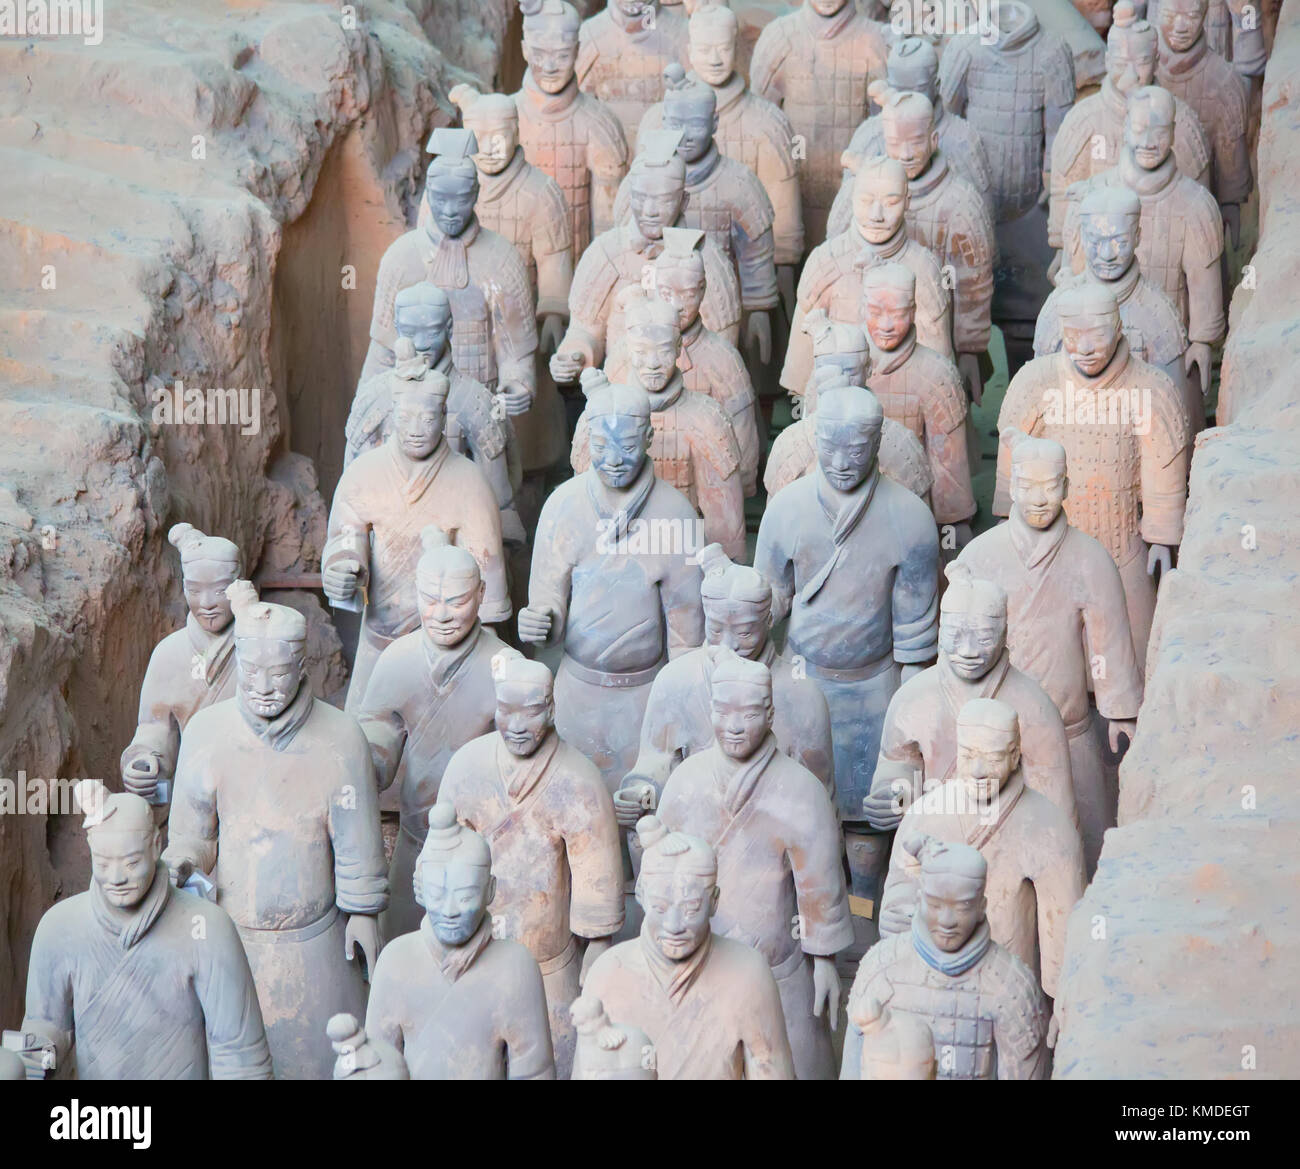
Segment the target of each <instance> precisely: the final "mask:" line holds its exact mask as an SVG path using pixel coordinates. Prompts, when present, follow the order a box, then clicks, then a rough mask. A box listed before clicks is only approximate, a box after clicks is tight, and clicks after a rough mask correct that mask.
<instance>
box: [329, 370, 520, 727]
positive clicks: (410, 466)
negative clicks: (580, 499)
mask: <svg viewBox="0 0 1300 1169" xmlns="http://www.w3.org/2000/svg"><path fill="white" fill-rule="evenodd" d="M397 375H398V376H397V377H396V378H394V379H393V381H392V382H391V387H392V390H393V421H392V436H391V437H390V438H389V439H388V441H387V442H385V443H384V444H383V446H381V447H376V448H375V449H374V450H370V451H367V452H366V453H365V454H363V455H360V456H359V457H358V458H357V459H355V460H354V461H353V462H352V464H351V465H350V466H349V467H348V468H347V469H346V470H345V471H344V472H343V477H342V478H341V479H340V480H339V483H338V487H337V488H335V491H334V503H333V505H332V506H331V508H330V518H329V529H328V531H329V538H328V539H327V540H326V543H325V548H324V551H323V552H322V553H321V577H322V582H323V585H324V589H325V595H326V597H328V598H329V600H330V602H331V603H332V604H333V605H335V606H336V607H341V608H349V609H358V608H362V602H364V609H363V613H364V615H363V617H362V621H361V637H360V641H359V643H358V645H357V656H356V662H355V663H354V665H353V667H352V680H351V683H350V684H349V686H348V698H347V709H348V710H349V711H355V710H357V709H358V707H359V705H360V703H361V699H362V697H363V696H364V695H365V692H366V684H367V683H368V682H369V681H370V672H371V671H372V670H373V669H374V667H375V663H376V662H377V661H378V660H379V655H380V654H381V653H382V652H383V651H384V649H385V648H386V647H387V646H389V645H391V644H392V643H393V642H394V641H396V640H397V639H398V638H400V637H404V636H405V635H406V634H408V633H412V632H414V631H415V630H416V629H418V628H419V625H420V606H419V601H418V598H417V596H416V587H415V582H416V572H415V566H416V561H417V560H418V559H419V556H420V532H421V530H423V529H424V528H425V527H427V526H428V525H430V524H433V525H436V526H437V527H440V528H442V530H443V531H445V532H447V533H448V534H449V535H450V536H451V537H452V539H453V541H454V542H455V543H456V544H457V545H459V546H460V547H462V548H464V549H466V550H467V551H468V552H470V553H471V554H472V555H473V557H474V559H475V560H476V561H477V562H478V565H479V570H480V572H481V573H482V575H483V582H484V590H483V597H482V603H481V604H480V606H479V613H478V615H479V617H480V618H481V619H482V620H483V621H485V622H488V623H493V624H494V623H496V622H500V621H505V620H507V619H508V618H509V616H510V598H509V595H508V593H507V591H506V572H505V562H504V560H503V558H502V535H501V513H500V511H499V510H498V506H497V499H496V496H495V495H493V493H492V488H491V486H490V485H489V483H488V481H487V479H486V478H485V477H484V475H483V472H482V471H481V470H480V469H479V468H478V467H477V466H475V465H474V464H473V463H471V462H470V461H469V459H467V458H465V456H464V455H459V454H457V453H456V452H455V451H453V450H452V449H451V445H450V444H449V443H448V442H447V439H446V436H445V434H444V432H443V423H444V419H445V416H446V414H445V411H446V402H447V394H448V392H449V390H450V388H451V384H450V382H449V381H448V379H447V377H446V376H445V375H444V374H441V373H439V372H438V371H437V370H436V369H430V368H429V367H428V366H427V365H425V363H424V360H423V358H419V357H417V358H415V359H413V360H412V361H411V362H409V363H406V364H403V365H402V367H401V368H400V369H398V370H397Z"/></svg>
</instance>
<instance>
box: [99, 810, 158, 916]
mask: <svg viewBox="0 0 1300 1169" xmlns="http://www.w3.org/2000/svg"><path fill="white" fill-rule="evenodd" d="M110 825H111V821H110V822H109V823H108V824H104V825H101V826H99V827H97V828H95V829H93V830H92V831H91V832H90V833H89V834H88V836H87V840H88V843H89V844H90V868H91V875H92V876H93V877H94V880H95V884H96V885H98V886H99V891H100V892H101V893H102V894H103V895H104V900H105V901H107V902H108V903H109V904H110V905H115V906H117V908H119V909H130V908H131V907H132V906H134V905H138V904H139V903H140V902H141V901H142V900H144V895H145V894H146V893H148V892H149V886H150V885H152V884H153V879H154V871H155V869H156V867H157V864H158V858H159V857H160V856H162V832H161V829H159V830H155V831H151V832H141V831H140V830H139V829H135V828H128V829H125V830H115V829H113V828H112V827H110Z"/></svg>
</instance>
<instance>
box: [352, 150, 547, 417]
mask: <svg viewBox="0 0 1300 1169" xmlns="http://www.w3.org/2000/svg"><path fill="white" fill-rule="evenodd" d="M428 149H429V152H430V153H431V154H433V155H434V158H433V161H432V162H430V163H429V169H428V171H427V173H426V176H425V185H424V203H425V204H426V205H427V207H428V218H427V219H426V221H425V222H424V223H423V224H422V225H418V226H416V227H415V229H414V230H412V231H408V232H406V233H405V234H404V235H401V236H399V237H398V238H397V239H395V240H394V241H393V242H392V243H391V244H390V245H389V246H388V250H387V251H386V252H384V255H383V258H382V259H381V260H380V261H379V275H378V277H377V279H376V282H375V306H374V310H373V313H372V315H371V318H370V348H369V350H368V351H367V353H366V361H365V365H364V366H363V367H362V369H361V379H360V382H358V384H359V385H360V384H363V383H364V382H365V381H366V380H367V378H369V377H371V376H372V375H373V374H375V373H378V372H379V370H380V368H381V367H382V366H384V365H391V364H392V357H391V354H392V351H393V346H394V345H395V343H396V341H397V331H396V326H395V324H394V320H393V313H394V301H395V299H396V297H397V294H398V292H399V291H400V290H401V289H403V288H408V287H409V286H410V285H412V284H418V283H419V282H420V281H421V280H427V281H428V282H429V283H430V284H436V285H437V286H438V287H439V288H441V289H442V290H443V291H444V292H445V293H446V294H447V297H448V299H450V301H451V316H452V330H451V359H452V364H453V365H454V366H455V367H456V368H457V369H458V370H460V372H461V373H463V374H464V375H465V376H466V377H471V378H473V379H474V380H475V381H479V382H482V383H483V384H484V385H485V386H487V388H488V389H489V390H491V391H492V392H493V393H495V394H497V395H498V396H499V397H500V399H501V406H502V408H503V410H504V411H505V412H506V413H507V414H510V415H516V416H517V415H520V414H526V413H527V412H528V409H529V407H530V406H531V405H532V402H533V395H534V392H535V384H534V374H535V371H534V368H533V355H534V353H535V352H536V350H537V320H536V306H535V305H534V302H533V301H534V298H533V290H532V285H531V284H530V283H529V280H528V270H527V268H525V267H524V262H523V260H521V259H520V258H519V253H518V252H517V251H515V247H514V245H513V244H512V243H511V242H510V241H509V240H508V239H506V238H505V237H504V236H500V235H497V233H496V232H495V231H489V230H488V229H487V228H485V227H484V226H483V225H482V224H481V223H480V222H479V220H478V217H477V216H476V215H475V214H474V205H475V204H476V203H477V202H478V195H479V181H478V169H477V168H476V167H475V165H474V156H475V155H476V154H477V153H478V142H477V141H476V140H475V138H474V134H473V132H472V131H469V130H453V129H449V128H446V127H440V128H439V129H437V130H435V131H434V132H433V136H432V137H431V138H430V139H429V145H428Z"/></svg>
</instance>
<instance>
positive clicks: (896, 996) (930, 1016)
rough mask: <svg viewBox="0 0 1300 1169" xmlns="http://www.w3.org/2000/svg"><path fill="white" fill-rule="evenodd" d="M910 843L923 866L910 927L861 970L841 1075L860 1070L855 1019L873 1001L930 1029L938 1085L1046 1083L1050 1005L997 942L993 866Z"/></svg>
mask: <svg viewBox="0 0 1300 1169" xmlns="http://www.w3.org/2000/svg"><path fill="white" fill-rule="evenodd" d="M909 843H910V844H911V845H912V850H913V851H912V855H913V856H915V857H916V858H917V860H918V861H919V862H920V874H919V877H918V878H917V885H918V888H917V908H916V912H915V914H914V915H913V917H912V929H911V932H910V933H903V934H895V935H893V936H892V937H887V938H882V939H881V940H880V942H879V944H878V945H875V946H873V947H872V948H871V949H870V950H868V951H867V953H866V956H865V957H864V958H863V959H862V962H861V964H860V965H859V966H858V973H857V977H855V978H854V980H853V989H852V991H850V992H849V1020H850V1026H849V1028H848V1030H847V1032H846V1033H845V1036H844V1059H843V1063H842V1065H841V1068H840V1078H841V1079H844V1080H855V1079H858V1078H859V1077H860V1076H861V1074H862V1072H861V1068H862V1062H863V1060H862V1048H863V1036H862V1032H861V1031H860V1030H859V1029H858V1027H857V1025H856V1023H854V1022H853V1020H854V1017H855V1016H856V1015H859V1014H861V1013H863V1010H864V1008H863V1007H862V1006H861V1004H863V1003H864V1002H869V1001H871V1000H873V999H874V1000H875V1001H876V1002H878V1003H880V1004H881V1005H882V1006H884V1007H887V1008H888V1009H889V1011H890V1013H891V1014H893V1015H896V1016H910V1017H912V1018H915V1019H919V1020H920V1021H921V1022H923V1023H925V1024H926V1025H927V1026H928V1027H929V1028H930V1033H931V1035H932V1036H933V1038H934V1055H935V1063H936V1066H937V1071H938V1078H939V1079H941V1080H1045V1079H1047V1077H1048V1073H1049V1070H1050V1063H1051V1057H1050V1055H1049V1052H1048V1048H1047V1031H1048V1024H1049V1008H1048V1004H1047V1000H1046V999H1045V998H1044V996H1043V991H1042V988H1041V987H1040V986H1039V985H1038V980H1037V979H1036V978H1035V977H1034V976H1033V974H1032V973H1030V971H1029V970H1028V969H1027V968H1026V967H1025V964H1024V963H1023V962H1021V961H1020V959H1019V958H1017V957H1016V956H1015V955H1014V954H1012V953H1011V952H1010V951H1009V950H1006V949H1004V948H1003V947H1002V946H1000V945H998V944H997V943H996V942H995V941H993V939H992V936H991V934H990V932H989V922H988V918H987V916H986V909H987V904H988V903H987V899H986V897H985V887H986V884H987V881H988V868H989V866H988V863H987V862H986V861H985V859H984V857H983V856H981V855H980V853H979V851H978V850H977V849H974V848H971V847H970V846H969V845H965V844H960V843H945V842H943V841H939V840H933V839H930V838H928V837H923V838H922V839H921V840H919V841H912V842H909Z"/></svg>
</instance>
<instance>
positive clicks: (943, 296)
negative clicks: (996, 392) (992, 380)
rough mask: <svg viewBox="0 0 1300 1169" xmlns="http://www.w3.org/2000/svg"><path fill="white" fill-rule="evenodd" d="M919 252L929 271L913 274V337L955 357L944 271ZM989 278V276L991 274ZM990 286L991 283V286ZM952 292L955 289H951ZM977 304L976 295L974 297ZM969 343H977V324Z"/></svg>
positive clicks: (931, 255)
mask: <svg viewBox="0 0 1300 1169" xmlns="http://www.w3.org/2000/svg"><path fill="white" fill-rule="evenodd" d="M984 215H985V216H986V217H987V218H988V221H989V223H992V221H993V220H992V217H991V216H989V215H988V211H987V207H986V208H985V210H984ZM921 254H922V255H923V256H924V257H925V260H926V261H928V266H929V269H930V270H929V271H928V272H917V274H916V339H917V340H918V341H920V342H921V344H922V345H925V346H926V347H927V348H930V349H933V350H934V351H935V352H936V353H938V354H939V355H940V356H942V357H946V358H948V360H949V361H952V360H954V347H953V338H954V336H955V335H956V332H957V324H956V316H955V312H954V308H955V305H954V298H953V295H950V293H949V290H948V288H947V287H946V283H947V281H946V280H945V273H944V271H943V269H942V268H941V267H940V266H939V261H938V259H937V258H936V257H935V255H934V253H933V252H930V251H928V250H927V249H925V248H922V249H921ZM989 266H990V271H991V270H992V260H991V259H990V261H989ZM990 279H991V277H990ZM991 287H992V285H991V284H990V288H991ZM954 292H955V290H954ZM975 303H976V304H978V298H976V299H975ZM992 304H993V299H992V293H991V292H990V293H989V312H990V314H991V312H992ZM972 320H973V321H975V322H978V320H979V317H978V316H973V317H972ZM970 335H971V342H970V343H971V344H979V337H980V333H979V328H978V324H976V325H975V326H974V327H972V329H971V334H970ZM984 345H985V348H987V347H988V336H987V332H986V333H985V336H984ZM962 352H963V353H982V352H984V350H983V349H980V350H975V349H964V350H962Z"/></svg>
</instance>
